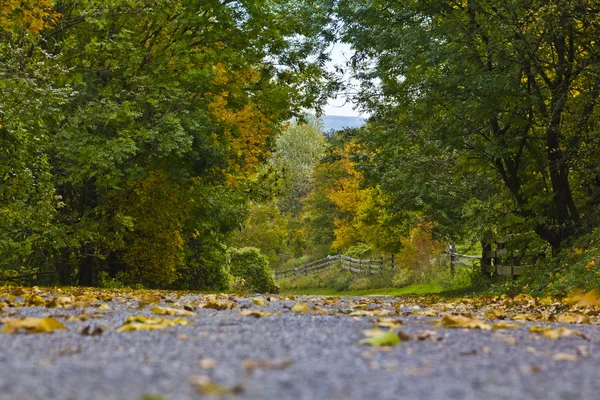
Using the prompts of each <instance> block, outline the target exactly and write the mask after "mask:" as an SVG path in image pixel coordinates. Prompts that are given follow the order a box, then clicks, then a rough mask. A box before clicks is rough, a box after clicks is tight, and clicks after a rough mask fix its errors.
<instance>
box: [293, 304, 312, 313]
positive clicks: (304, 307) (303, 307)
mask: <svg viewBox="0 0 600 400" xmlns="http://www.w3.org/2000/svg"><path fill="white" fill-rule="evenodd" d="M290 311H292V312H300V313H303V312H309V311H310V308H309V307H308V304H306V303H296V304H294V306H293V307H292V308H291V310H290Z"/></svg>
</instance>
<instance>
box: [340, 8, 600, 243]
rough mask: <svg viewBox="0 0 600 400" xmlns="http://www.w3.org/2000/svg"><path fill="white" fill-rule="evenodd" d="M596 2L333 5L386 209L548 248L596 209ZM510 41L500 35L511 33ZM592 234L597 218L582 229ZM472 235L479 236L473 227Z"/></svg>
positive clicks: (443, 227)
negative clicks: (529, 235)
mask: <svg viewBox="0 0 600 400" xmlns="http://www.w3.org/2000/svg"><path fill="white" fill-rule="evenodd" d="M596 8H597V7H596V4H595V2H593V1H582V2H575V1H567V2H565V3H564V4H561V5H560V6H558V5H556V4H551V3H548V2H545V1H531V2H525V3H524V2H522V1H518V0H515V1H508V2H503V3H502V4H498V3H497V2H494V1H477V2H475V1H468V2H446V1H439V2H410V1H400V2H389V1H386V0H376V1H372V2H369V3H368V4H365V3H364V2H362V1H346V2H340V7H339V9H338V12H339V15H340V19H341V21H342V23H341V29H342V30H343V38H344V40H345V41H347V42H350V43H352V44H353V46H354V48H355V49H356V51H357V52H356V54H355V56H354V58H353V60H352V67H353V70H354V72H355V76H356V77H357V78H358V79H359V80H360V81H361V83H362V92H361V94H360V101H361V104H362V106H363V107H364V108H366V109H369V110H370V111H371V112H372V114H373V118H372V124H371V127H370V128H369V130H370V132H369V133H368V134H365V135H364V137H363V142H364V143H365V144H366V145H367V147H368V148H369V149H370V150H371V151H372V152H373V153H374V156H373V157H371V158H370V159H369V160H367V162H366V163H365V168H366V169H367V170H369V172H370V176H371V177H372V178H373V179H374V180H375V182H377V183H378V184H380V185H381V187H382V188H383V190H384V191H385V192H386V193H387V194H388V195H389V196H390V203H389V204H390V208H392V209H393V210H398V211H394V212H400V213H402V212H405V211H419V212H423V213H425V216H426V217H427V218H428V219H429V220H431V221H433V222H435V223H436V226H437V227H438V228H439V229H440V233H441V234H443V235H444V236H446V237H459V236H460V233H461V232H459V235H456V234H454V233H453V232H452V229H451V227H452V226H453V225H455V224H456V223H457V222H461V223H460V225H463V224H462V222H465V223H466V224H467V226H469V227H470V228H471V227H472V228H473V229H476V230H478V231H479V233H485V232H482V231H485V230H488V231H489V232H499V231H504V232H506V231H513V232H514V231H529V230H534V231H535V232H536V233H537V235H538V236H539V237H540V238H542V239H543V240H545V241H547V242H548V243H549V244H550V245H551V246H552V247H553V249H554V250H555V251H557V250H558V249H560V248H561V243H565V241H566V240H568V239H571V238H573V236H574V235H577V234H579V232H580V229H582V228H585V229H590V228H589V226H588V227H587V228H586V227H585V225H587V223H583V222H582V221H583V220H585V219H586V218H589V217H592V215H593V214H594V211H593V210H594V209H595V208H596V209H597V207H598V199H599V198H598V196H597V193H598V183H599V182H600V180H598V176H599V170H598V164H597V162H596V161H595V160H597V159H598V154H599V151H600V147H599V146H598V144H599V143H598V137H600V136H599V135H598V124H597V119H598V108H597V104H598V101H597V100H598V97H599V94H600V92H599V91H598V90H599V88H600V84H599V83H600V80H599V79H600V78H599V75H598V74H597V71H596V69H595V68H593V67H592V66H593V65H597V61H598V59H597V54H598V42H597V40H596V37H597V35H598V28H599V27H600V20H599V19H598V13H597V12H596ZM507 38H508V39H507ZM592 226H593V224H592ZM479 227H481V228H479Z"/></svg>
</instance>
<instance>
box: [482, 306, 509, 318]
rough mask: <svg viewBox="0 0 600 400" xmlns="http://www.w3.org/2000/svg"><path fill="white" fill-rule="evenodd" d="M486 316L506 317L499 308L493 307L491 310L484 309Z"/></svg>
mask: <svg viewBox="0 0 600 400" xmlns="http://www.w3.org/2000/svg"><path fill="white" fill-rule="evenodd" d="M484 315H485V316H486V318H489V319H504V318H506V313H505V312H504V311H502V310H501V309H499V308H494V309H493V310H489V311H486V312H485V313H484Z"/></svg>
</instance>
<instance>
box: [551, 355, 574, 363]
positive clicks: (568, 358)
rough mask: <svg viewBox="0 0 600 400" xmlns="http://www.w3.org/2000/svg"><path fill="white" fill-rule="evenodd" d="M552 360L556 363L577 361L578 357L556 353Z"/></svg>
mask: <svg viewBox="0 0 600 400" xmlns="http://www.w3.org/2000/svg"><path fill="white" fill-rule="evenodd" d="M552 359H553V360H556V361H571V362H574V361H579V357H578V356H577V355H575V354H569V353H556V354H555V355H553V356H552Z"/></svg>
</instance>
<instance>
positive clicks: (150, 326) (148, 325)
mask: <svg viewBox="0 0 600 400" xmlns="http://www.w3.org/2000/svg"><path fill="white" fill-rule="evenodd" d="M190 324H191V322H190V321H188V320H186V319H184V318H174V319H162V318H152V317H144V316H134V317H127V318H126V319H125V323H124V324H123V326H121V327H119V328H118V329H117V332H131V331H154V330H157V329H164V328H168V327H170V326H176V325H183V326H185V325H190Z"/></svg>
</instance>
